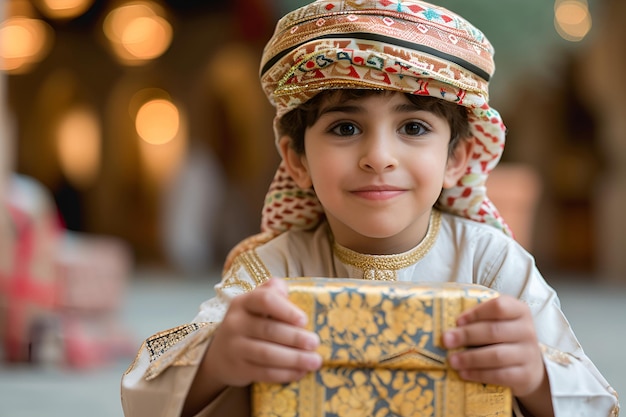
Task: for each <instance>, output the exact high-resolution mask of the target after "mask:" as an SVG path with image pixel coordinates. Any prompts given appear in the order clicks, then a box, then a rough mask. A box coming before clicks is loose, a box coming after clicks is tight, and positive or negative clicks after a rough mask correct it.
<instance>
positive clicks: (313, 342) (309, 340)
mask: <svg viewBox="0 0 626 417" xmlns="http://www.w3.org/2000/svg"><path fill="white" fill-rule="evenodd" d="M319 344H320V338H319V337H318V336H317V334H315V333H310V334H308V335H307V336H306V339H305V340H304V347H305V349H309V350H313V349H316V348H317V347H318V346H319Z"/></svg>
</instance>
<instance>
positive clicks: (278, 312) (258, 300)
mask: <svg viewBox="0 0 626 417" xmlns="http://www.w3.org/2000/svg"><path fill="white" fill-rule="evenodd" d="M272 282H274V283H272ZM280 282H281V280H271V281H270V282H268V283H267V284H264V285H262V286H261V287H259V288H257V289H255V290H254V291H252V292H251V293H249V294H246V295H247V297H246V299H245V304H244V308H245V309H246V310H247V311H248V312H249V313H250V314H252V315H255V316H262V317H271V318H273V319H274V320H278V321H283V322H285V323H290V324H293V325H295V326H299V327H302V326H304V325H305V324H306V323H307V321H308V317H307V316H306V314H304V312H303V311H302V310H300V309H299V308H298V307H296V306H295V305H294V304H293V303H291V301H289V299H288V298H287V293H286V288H284V287H282V285H285V283H284V282H282V284H280ZM277 290H278V291H277ZM283 290H285V292H283Z"/></svg>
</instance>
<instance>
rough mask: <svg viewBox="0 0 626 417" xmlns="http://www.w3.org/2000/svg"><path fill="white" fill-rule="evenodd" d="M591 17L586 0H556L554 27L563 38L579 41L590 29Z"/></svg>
mask: <svg viewBox="0 0 626 417" xmlns="http://www.w3.org/2000/svg"><path fill="white" fill-rule="evenodd" d="M591 26H592V19H591V13H590V12H589V6H588V4H587V1H586V0H557V1H556V3H555V5H554V27H555V28H556V31H557V32H558V34H559V35H560V36H561V37H562V38H563V39H565V40H568V41H571V42H579V41H581V40H583V39H584V38H585V36H587V34H588V33H589V31H590V30H591Z"/></svg>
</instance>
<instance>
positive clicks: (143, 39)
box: [103, 1, 172, 65]
mask: <svg viewBox="0 0 626 417" xmlns="http://www.w3.org/2000/svg"><path fill="white" fill-rule="evenodd" d="M103 31H104V34H105V36H106V38H107V40H108V42H109V44H110V46H111V49H112V50H113V52H114V54H115V55H116V57H117V58H118V59H119V60H120V61H121V62H122V63H124V64H126V65H140V64H143V63H145V62H147V61H149V60H152V59H155V58H158V57H159V56H161V55H162V54H163V53H165V51H167V49H168V48H169V46H170V44H171V42H172V26H171V25H170V23H169V22H168V20H167V16H166V14H165V11H164V10H163V9H162V8H161V7H160V6H158V5H157V4H154V3H151V2H145V1H139V2H132V3H127V4H125V5H123V6H119V7H117V8H115V9H113V10H112V11H111V12H109V14H108V15H107V16H106V18H105V19H104V23H103Z"/></svg>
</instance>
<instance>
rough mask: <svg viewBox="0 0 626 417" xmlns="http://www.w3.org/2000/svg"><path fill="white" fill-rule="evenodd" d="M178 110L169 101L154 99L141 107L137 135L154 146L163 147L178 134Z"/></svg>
mask: <svg viewBox="0 0 626 417" xmlns="http://www.w3.org/2000/svg"><path fill="white" fill-rule="evenodd" d="M179 126H180V118H179V113H178V108H176V106H175V105H174V103H172V102H171V101H169V100H165V99H154V100H150V101H148V102H147V103H145V104H144V105H142V106H141V108H140V109H139V111H138V112H137V117H136V118H135V128H136V129H137V134H138V135H139V137H140V138H141V139H143V140H145V141H146V142H148V143H151V144H153V145H162V144H164V143H167V142H169V141H171V140H173V139H174V138H175V137H176V135H177V134H178V129H179Z"/></svg>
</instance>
